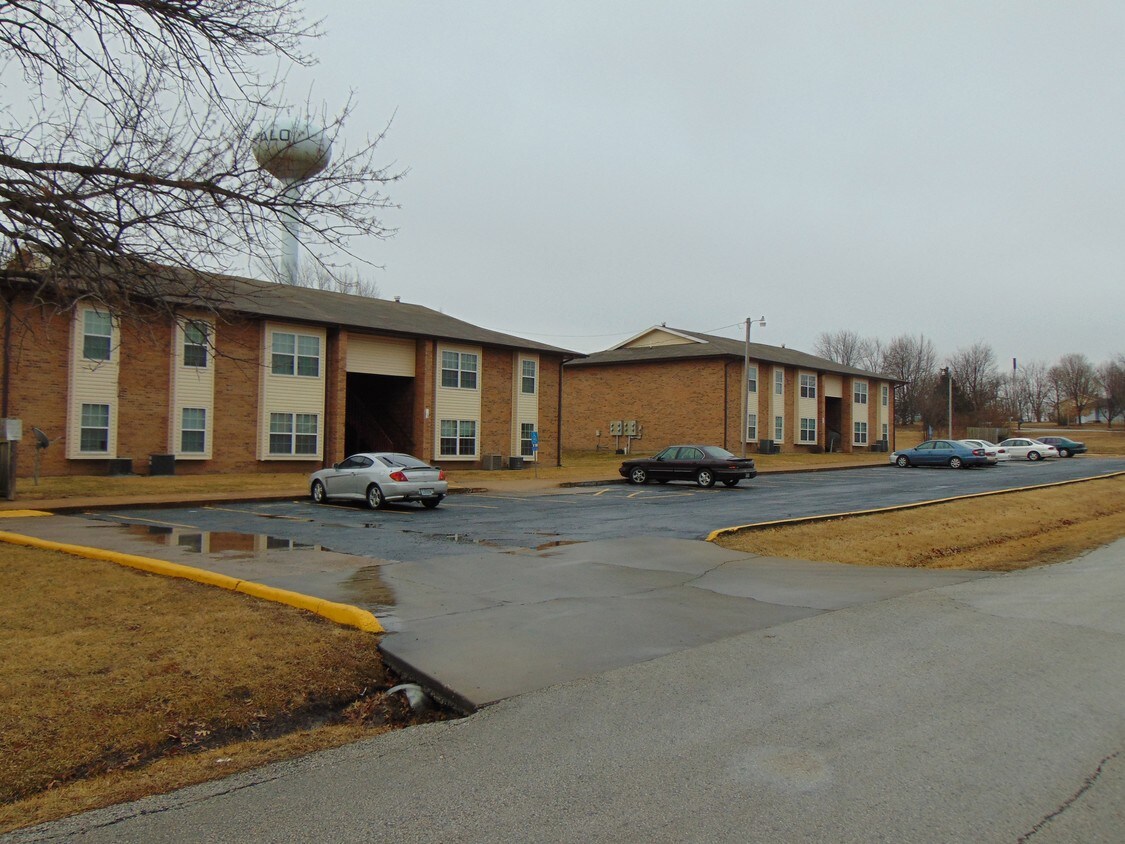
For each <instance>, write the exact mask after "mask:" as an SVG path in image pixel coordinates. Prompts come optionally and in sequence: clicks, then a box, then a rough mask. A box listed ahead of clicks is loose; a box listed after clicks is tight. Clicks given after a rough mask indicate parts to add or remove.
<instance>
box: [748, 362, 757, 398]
mask: <svg viewBox="0 0 1125 844" xmlns="http://www.w3.org/2000/svg"><path fill="white" fill-rule="evenodd" d="M746 389H747V391H748V392H751V393H756V392H758V366H757V364H753V363H752V364H750V365H749V366H748V367H746Z"/></svg>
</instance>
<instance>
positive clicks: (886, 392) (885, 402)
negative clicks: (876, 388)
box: [880, 384, 891, 407]
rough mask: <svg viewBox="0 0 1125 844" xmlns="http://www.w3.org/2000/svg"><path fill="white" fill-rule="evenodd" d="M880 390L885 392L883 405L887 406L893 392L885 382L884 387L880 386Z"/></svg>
mask: <svg viewBox="0 0 1125 844" xmlns="http://www.w3.org/2000/svg"><path fill="white" fill-rule="evenodd" d="M880 391H881V392H882V394H883V407H886V406H887V403H888V402H889V401H890V392H891V391H890V390H889V389H888V388H887V385H886V384H884V385H883V386H882V387H881V388H880Z"/></svg>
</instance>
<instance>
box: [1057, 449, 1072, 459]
mask: <svg viewBox="0 0 1125 844" xmlns="http://www.w3.org/2000/svg"><path fill="white" fill-rule="evenodd" d="M1059 457H1070V449H1069V448H1060V449H1059Z"/></svg>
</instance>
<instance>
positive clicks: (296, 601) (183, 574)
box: [0, 531, 384, 633]
mask: <svg viewBox="0 0 1125 844" xmlns="http://www.w3.org/2000/svg"><path fill="white" fill-rule="evenodd" d="M0 542H9V543H11V544H13V545H24V546H27V547H29V548H42V549H44V550H47V551H61V552H62V553H64V554H73V555H74V556H76V557H86V558H87V559H90V560H104V561H106V562H110V563H117V564H118V565H121V566H128V567H129V568H134V569H140V570H141V571H147V572H150V573H151V574H160V575H164V576H165V577H180V578H183V579H185V580H193V581H195V582H196V583H205V584H207V585H208V586H218V587H219V588H221V589H229V590H231V591H232V592H241V593H243V594H244V595H250V596H253V597H255V598H261V599H263V600H266V601H273V602H274V603H277V604H285V605H286V606H290V607H296V608H297V609H301V610H307V611H308V612H311V613H315V614H316V615H319V616H322V617H324V618H327V619H328V620H329V621H334V622H336V623H337V624H343V625H346V626H348V627H356V628H358V629H360V630H364V631H366V632H368V633H382V632H384V630H383V625H381V624H380V623H379V619H377V618H375V616H374V615H372V614H371V613H370V612H368V611H367V610H361V609H360V608H359V607H353V606H351V605H350V604H338V603H336V602H335V601H326V600H325V599H323V598H314V597H312V596H311V595H302V594H301V593H300V592H290V591H289V590H288V589H277V588H275V587H273V586H266V585H265V584H262V583H254V582H253V581H249V580H239V579H238V578H235V577H229V576H228V575H225V574H219V573H217V572H213V571H207V570H206V569H197V568H195V567H194V566H184V565H181V564H179V563H171V562H168V561H167V560H155V559H152V558H151V557H140V556H137V555H136V554H123V553H121V552H119V551H106V550H105V549H103V548H87V547H85V546H83V545H69V544H67V543H65V542H53V541H52V540H49V539H38V538H36V537H33V536H24V535H23V534H19V533H9V532H7V531H0Z"/></svg>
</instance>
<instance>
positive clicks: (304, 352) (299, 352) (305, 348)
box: [271, 331, 320, 378]
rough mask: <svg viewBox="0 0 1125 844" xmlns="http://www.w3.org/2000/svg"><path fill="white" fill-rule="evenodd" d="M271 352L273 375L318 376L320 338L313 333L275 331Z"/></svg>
mask: <svg viewBox="0 0 1125 844" xmlns="http://www.w3.org/2000/svg"><path fill="white" fill-rule="evenodd" d="M271 352H272V359H271V364H272V371H273V374H274V375H301V376H306V377H310V378H318V377H320V338H319V337H317V336H316V335H315V334H292V333H289V332H287V331H275V332H273V340H272V343H271Z"/></svg>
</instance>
